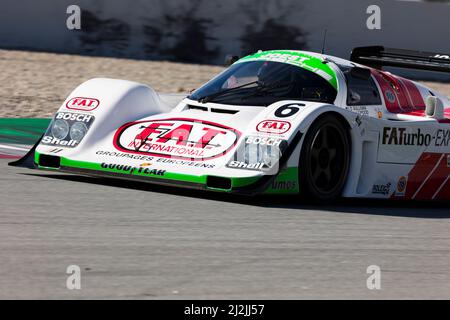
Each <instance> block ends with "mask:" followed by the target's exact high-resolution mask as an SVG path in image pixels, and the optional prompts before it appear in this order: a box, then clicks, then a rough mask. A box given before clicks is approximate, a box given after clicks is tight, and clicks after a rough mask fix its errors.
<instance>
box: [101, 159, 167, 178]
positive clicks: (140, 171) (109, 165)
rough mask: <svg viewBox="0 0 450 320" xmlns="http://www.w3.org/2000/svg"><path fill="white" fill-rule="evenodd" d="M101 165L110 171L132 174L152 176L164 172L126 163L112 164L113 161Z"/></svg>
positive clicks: (161, 174)
mask: <svg viewBox="0 0 450 320" xmlns="http://www.w3.org/2000/svg"><path fill="white" fill-rule="evenodd" d="M101 167H102V168H103V169H109V170H112V171H119V172H124V173H130V174H131V173H134V174H146V175H152V176H164V174H165V173H166V170H158V169H152V168H145V167H133V166H128V165H122V164H114V163H105V162H103V163H102V164H101Z"/></svg>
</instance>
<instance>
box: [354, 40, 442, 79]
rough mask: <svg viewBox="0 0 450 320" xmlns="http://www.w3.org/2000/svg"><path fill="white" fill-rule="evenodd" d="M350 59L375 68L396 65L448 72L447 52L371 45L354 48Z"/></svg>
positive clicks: (398, 66)
mask: <svg viewBox="0 0 450 320" xmlns="http://www.w3.org/2000/svg"><path fill="white" fill-rule="evenodd" d="M350 60H351V61H353V62H356V63H360V64H363V65H366V66H368V67H373V68H376V69H382V68H383V67H397V68H406V69H416V70H427V71H439V72H448V73H450V55H448V54H440V53H432V52H424V51H413V50H404V49H392V48H385V47H382V46H372V47H358V48H354V49H353V50H352V53H351V56H350Z"/></svg>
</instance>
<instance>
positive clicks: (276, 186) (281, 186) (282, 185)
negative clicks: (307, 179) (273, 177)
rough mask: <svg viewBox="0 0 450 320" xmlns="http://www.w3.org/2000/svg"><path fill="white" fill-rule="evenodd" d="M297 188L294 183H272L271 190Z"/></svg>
mask: <svg viewBox="0 0 450 320" xmlns="http://www.w3.org/2000/svg"><path fill="white" fill-rule="evenodd" d="M296 188H297V182H296V181H273V182H272V189H274V190H292V189H296Z"/></svg>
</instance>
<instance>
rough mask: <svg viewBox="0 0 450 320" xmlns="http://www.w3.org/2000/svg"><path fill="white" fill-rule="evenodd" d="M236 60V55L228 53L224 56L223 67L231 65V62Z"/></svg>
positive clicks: (237, 58)
mask: <svg viewBox="0 0 450 320" xmlns="http://www.w3.org/2000/svg"><path fill="white" fill-rule="evenodd" d="M238 60H239V57H238V56H234V55H231V54H228V55H226V56H225V61H224V65H225V67H229V66H231V65H232V64H233V63H235V62H236V61H238Z"/></svg>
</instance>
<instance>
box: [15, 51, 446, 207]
mask: <svg viewBox="0 0 450 320" xmlns="http://www.w3.org/2000/svg"><path fill="white" fill-rule="evenodd" d="M384 66H391V67H402V68H413V69H422V70H430V71H440V72H450V58H449V56H448V55H442V54H435V53H426V52H415V51H407V50H399V49H388V48H384V47H361V48H356V49H354V50H353V51H352V55H351V61H347V60H344V59H341V58H337V57H333V56H329V55H324V54H317V53H312V52H305V51H289V50H274V51H259V52H257V53H255V54H252V55H249V56H246V57H244V58H241V59H239V60H237V61H235V62H234V63H233V64H232V65H231V66H229V67H228V68H227V69H225V70H224V71H223V72H222V73H220V74H219V75H217V76H216V77H214V78H213V79H212V80H210V81H209V82H207V83H206V84H204V85H203V86H201V87H200V88H198V89H197V90H195V91H194V92H193V93H192V94H190V95H189V96H187V97H185V96H179V95H163V94H158V93H156V92H155V91H154V90H153V89H152V88H150V87H148V86H146V85H143V84H139V83H134V82H130V81H124V80H114V79H92V80H89V81H87V82H85V83H83V84H81V85H80V86H79V87H77V88H76V89H75V90H74V91H73V92H72V93H71V94H70V96H69V97H68V98H67V99H66V100H65V101H64V103H63V104H62V106H61V107H60V109H59V110H58V112H57V113H56V114H55V115H54V117H53V120H52V121H51V124H50V125H49V127H48V129H47V131H46V132H45V134H44V135H43V136H42V138H41V139H40V141H39V142H38V143H37V144H36V146H35V147H34V148H33V149H32V150H31V151H30V152H29V154H28V155H27V156H25V157H24V158H23V159H21V160H19V161H18V162H16V163H15V165H22V166H32V167H34V168H37V169H46V170H56V171H62V172H69V173H77V174H83V175H99V176H113V177H117V178H123V179H129V180H141V181H148V182H151V183H155V184H164V185H170V186H179V187H186V188H199V189H205V190H212V191H219V192H231V193H242V194H250V195H251V194H257V193H269V194H270V193H276V194H301V195H304V196H308V197H310V198H315V199H317V200H320V201H328V200H332V199H335V198H337V197H355V198H362V197H363V198H384V199H449V198H450V180H449V173H450V102H449V100H448V98H447V97H445V96H444V95H442V94H439V93H438V92H436V91H434V90H432V89H430V88H427V87H425V86H423V85H421V84H419V83H416V82H414V81H410V80H407V79H405V78H402V77H399V76H396V75H394V74H392V73H390V72H386V71H383V70H382V69H383V67H384Z"/></svg>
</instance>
